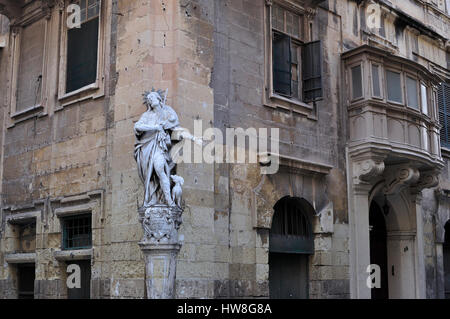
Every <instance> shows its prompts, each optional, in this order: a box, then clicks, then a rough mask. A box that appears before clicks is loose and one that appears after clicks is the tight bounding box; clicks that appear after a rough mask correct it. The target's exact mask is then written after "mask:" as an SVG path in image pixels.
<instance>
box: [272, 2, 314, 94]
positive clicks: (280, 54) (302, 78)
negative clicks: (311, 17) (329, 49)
mask: <svg viewBox="0 0 450 319" xmlns="http://www.w3.org/2000/svg"><path fill="white" fill-rule="evenodd" d="M271 18H272V79H273V83H272V84H273V93H276V94H279V95H282V96H284V97H288V98H293V99H297V100H303V101H305V102H310V101H314V100H316V99H318V98H320V97H322V54H321V43H320V41H314V42H309V43H304V42H303V40H302V38H303V33H304V31H303V28H302V25H303V17H302V16H300V15H298V14H295V13H293V12H291V11H289V10H287V9H285V8H284V7H282V6H280V5H278V4H274V5H273V8H272V17H271Z"/></svg>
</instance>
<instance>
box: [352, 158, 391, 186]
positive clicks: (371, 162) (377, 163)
mask: <svg viewBox="0 0 450 319" xmlns="http://www.w3.org/2000/svg"><path fill="white" fill-rule="evenodd" d="M383 171H384V162H383V160H381V159H373V158H368V159H364V160H361V161H357V162H355V163H354V165H353V176H354V178H356V180H355V184H359V183H360V182H361V181H364V182H370V181H371V180H372V179H373V178H375V177H377V176H379V175H381V174H382V173H383Z"/></svg>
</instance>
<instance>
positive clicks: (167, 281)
mask: <svg viewBox="0 0 450 319" xmlns="http://www.w3.org/2000/svg"><path fill="white" fill-rule="evenodd" d="M182 212H183V211H182V209H181V208H179V207H176V206H171V207H169V206H166V205H157V206H153V207H149V208H146V209H145V210H141V211H140V212H139V217H140V221H141V223H142V226H143V228H144V238H143V239H142V241H141V242H140V243H139V246H140V248H141V250H142V252H143V254H144V258H145V278H146V279H145V285H146V292H147V298H149V299H173V298H175V279H176V269H177V256H178V253H179V251H180V248H181V244H180V243H179V240H178V229H179V228H180V225H181V214H182Z"/></svg>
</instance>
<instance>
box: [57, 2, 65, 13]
mask: <svg viewBox="0 0 450 319" xmlns="http://www.w3.org/2000/svg"><path fill="white" fill-rule="evenodd" d="M65 7H66V1H65V0H58V9H59V12H60V13H61V12H64V9H65Z"/></svg>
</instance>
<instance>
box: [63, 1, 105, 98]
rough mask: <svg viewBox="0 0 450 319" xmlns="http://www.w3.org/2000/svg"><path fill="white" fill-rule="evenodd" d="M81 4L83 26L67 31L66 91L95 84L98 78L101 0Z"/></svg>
mask: <svg viewBox="0 0 450 319" xmlns="http://www.w3.org/2000/svg"><path fill="white" fill-rule="evenodd" d="M91 2H92V4H91ZM83 4H84V8H83ZM80 5H81V7H82V11H81V13H82V20H81V21H82V23H81V28H72V29H69V30H68V32H67V75H66V93H70V92H73V91H76V90H78V89H81V88H83V87H85V86H87V85H89V84H93V83H95V82H96V79H97V54H98V35H99V10H100V2H99V1H93V0H89V3H88V4H86V0H83V1H81V3H80ZM86 6H88V9H86Z"/></svg>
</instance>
